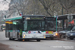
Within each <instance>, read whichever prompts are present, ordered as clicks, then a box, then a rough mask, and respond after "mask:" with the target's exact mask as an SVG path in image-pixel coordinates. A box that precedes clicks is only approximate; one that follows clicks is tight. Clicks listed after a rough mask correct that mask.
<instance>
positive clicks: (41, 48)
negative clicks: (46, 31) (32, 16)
mask: <svg viewBox="0 0 75 50" xmlns="http://www.w3.org/2000/svg"><path fill="white" fill-rule="evenodd" d="M0 43H1V44H5V45H8V46H9V48H11V49H13V50H75V40H41V41H40V42H37V41H36V40H33V41H17V40H15V41H10V40H9V39H8V38H6V37H5V32H4V31H3V32H0Z"/></svg>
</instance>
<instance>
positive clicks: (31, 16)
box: [24, 15, 45, 17]
mask: <svg viewBox="0 0 75 50" xmlns="http://www.w3.org/2000/svg"><path fill="white" fill-rule="evenodd" d="M24 16H25V17H45V16H44V15H24Z"/></svg>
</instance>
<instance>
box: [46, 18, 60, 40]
mask: <svg viewBox="0 0 75 50" xmlns="http://www.w3.org/2000/svg"><path fill="white" fill-rule="evenodd" d="M45 31H46V38H48V39H51V40H53V39H54V38H59V34H58V32H57V31H56V18H55V17H45Z"/></svg>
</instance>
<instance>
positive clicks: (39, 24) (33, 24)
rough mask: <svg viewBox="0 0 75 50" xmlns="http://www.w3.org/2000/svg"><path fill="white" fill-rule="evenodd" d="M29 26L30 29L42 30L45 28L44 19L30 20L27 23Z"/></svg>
mask: <svg viewBox="0 0 75 50" xmlns="http://www.w3.org/2000/svg"><path fill="white" fill-rule="evenodd" d="M27 25H28V27H27V29H28V30H41V29H44V21H41V20H35V21H34V20H28V23H27Z"/></svg>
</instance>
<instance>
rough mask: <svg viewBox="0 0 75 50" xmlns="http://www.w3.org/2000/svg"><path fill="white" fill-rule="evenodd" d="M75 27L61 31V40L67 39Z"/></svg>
mask: <svg viewBox="0 0 75 50" xmlns="http://www.w3.org/2000/svg"><path fill="white" fill-rule="evenodd" d="M74 27H75V26H74V25H73V26H68V27H67V28H66V29H65V30H62V31H59V32H58V33H59V35H60V38H65V37H66V35H67V34H68V33H70V32H71V31H72V30H73V28H74Z"/></svg>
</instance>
